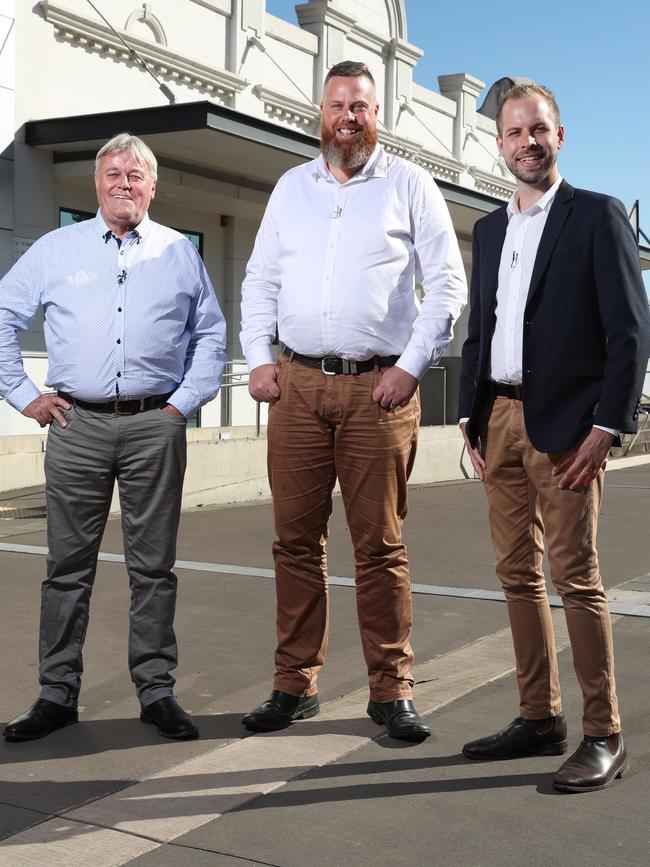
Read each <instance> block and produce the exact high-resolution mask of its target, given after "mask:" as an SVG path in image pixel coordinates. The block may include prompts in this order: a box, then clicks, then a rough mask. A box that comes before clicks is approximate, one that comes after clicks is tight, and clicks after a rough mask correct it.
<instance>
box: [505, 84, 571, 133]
mask: <svg viewBox="0 0 650 867" xmlns="http://www.w3.org/2000/svg"><path fill="white" fill-rule="evenodd" d="M530 96H540V97H541V98H542V99H545V100H546V102H547V103H548V106H549V108H550V109H551V113H552V115H553V122H554V123H555V125H556V126H559V125H560V109H559V107H558V104H557V102H556V101H555V96H554V95H553V91H551V90H549V89H548V87H544V85H543V84H515V85H514V86H513V87H511V88H510V90H506V92H505V93H504V94H503V96H502V97H501V99H500V100H499V107H498V108H497V114H496V118H495V120H496V122H497V132H498V133H499V135H501V133H502V129H501V114H502V112H503V106H504V105H505V104H506V102H508V100H509V99H528V97H530Z"/></svg>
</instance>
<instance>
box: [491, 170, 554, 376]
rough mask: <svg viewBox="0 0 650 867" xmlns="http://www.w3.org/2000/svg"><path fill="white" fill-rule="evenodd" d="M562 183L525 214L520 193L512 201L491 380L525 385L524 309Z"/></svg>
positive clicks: (499, 295)
mask: <svg viewBox="0 0 650 867" xmlns="http://www.w3.org/2000/svg"><path fill="white" fill-rule="evenodd" d="M561 183H562V178H561V177H558V179H557V180H556V181H555V183H554V184H553V186H552V187H550V189H548V190H547V191H546V192H545V193H544V195H543V196H542V197H541V199H538V200H537V201H536V202H535V204H534V205H531V206H530V208H527V210H525V211H520V210H519V204H518V202H517V193H514V195H513V196H512V198H511V199H510V201H509V202H508V208H507V213H508V228H507V229H506V237H505V240H504V242H503V249H502V250H501V264H500V265H499V285H498V288H497V307H496V317H497V324H496V327H495V329H494V334H493V336H492V347H491V349H492V351H491V356H490V378H491V379H493V380H494V381H495V382H512V383H521V377H522V369H523V363H522V348H523V336H524V308H525V307H526V300H527V298H528V290H529V288H530V278H531V277H532V274H533V266H534V265H535V259H536V257H537V249H538V247H539V242H540V239H541V237H542V232H543V231H544V226H545V225H546V219H547V217H548V213H549V211H550V210H551V205H552V204H553V201H554V199H555V194H556V193H557V191H558V187H559V186H560V184H561Z"/></svg>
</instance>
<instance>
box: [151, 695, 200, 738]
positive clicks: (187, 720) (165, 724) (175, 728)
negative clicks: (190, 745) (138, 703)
mask: <svg viewBox="0 0 650 867" xmlns="http://www.w3.org/2000/svg"><path fill="white" fill-rule="evenodd" d="M140 719H141V720H142V722H143V723H147V725H153V726H157V727H158V731H159V732H160V734H161V735H162V736H163V737H164V738H175V739H176V740H179V741H183V740H190V739H191V738H198V736H199V730H198V729H197V727H196V726H195V725H194V723H193V722H192V717H191V716H189V714H186V713H185V711H184V710H183V708H182V707H181V706H180V704H179V703H178V702H177V701H176V699H175V698H174V697H173V696H172V695H166V696H165V697H164V698H159V699H158V701H154V702H152V703H151V704H148V705H147V706H146V707H143V708H142V710H141V712H140Z"/></svg>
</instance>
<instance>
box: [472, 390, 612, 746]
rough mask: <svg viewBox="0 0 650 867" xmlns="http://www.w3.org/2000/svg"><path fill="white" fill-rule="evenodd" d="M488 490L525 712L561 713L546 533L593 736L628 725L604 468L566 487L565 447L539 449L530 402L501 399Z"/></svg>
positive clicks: (488, 439)
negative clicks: (604, 535)
mask: <svg viewBox="0 0 650 867" xmlns="http://www.w3.org/2000/svg"><path fill="white" fill-rule="evenodd" d="M481 439H482V443H483V450H484V454H485V461H486V468H487V469H486V476H485V491H486V494H487V499H488V506H489V516H490V531H491V534H492V544H493V546H494V551H495V554H496V572H497V575H498V576H499V578H500V579H501V583H502V585H503V589H504V592H505V595H506V600H507V606H508V616H509V619H510V626H511V628H512V637H513V642H514V648H515V657H516V664H517V681H518V685H519V694H520V702H521V709H520V713H521V715H522V716H524V717H526V718H528V719H541V718H544V717H548V716H553V715H555V714H558V713H559V712H560V711H561V709H562V708H561V701H560V685H559V680H558V669H557V657H556V651H555V641H554V636H553V625H552V621H551V612H550V608H549V604H548V598H547V595H546V584H545V581H544V574H543V571H542V558H543V554H544V537H545V538H546V542H547V547H548V559H549V564H550V572H551V579H552V581H553V583H554V585H555V587H556V588H557V591H558V593H559V595H560V596H561V598H562V602H563V605H564V613H565V616H566V621H567V628H568V631H569V638H570V640H571V649H572V652H573V663H574V668H575V671H576V675H577V678H578V681H579V683H580V686H581V688H582V693H583V698H584V710H583V728H584V732H585V734H587V735H593V736H605V735H609V734H613V733H615V732H618V731H620V719H619V715H618V702H617V698H616V684H615V679H614V651H613V644H612V628H611V621H610V615H609V607H608V604H607V597H606V595H605V591H604V589H603V585H602V581H601V578H600V572H599V568H598V555H597V552H596V530H597V523H598V512H599V509H600V502H601V498H602V492H603V481H604V467H603V468H601V470H600V472H599V474H598V476H597V477H596V479H595V480H594V481H593V482H592V483H591V485H590V486H589V488H588V489H587V490H586V491H585V492H582V493H578V492H574V491H569V490H565V491H561V490H559V489H558V486H557V484H558V478H557V477H555V476H552V474H551V473H552V470H553V466H554V464H555V463H557V462H558V461H559V460H560V459H561V458H562V457H563V456H564V453H553V452H552V453H549V454H545V453H543V452H538V451H537V450H536V449H535V448H534V447H533V446H532V444H531V442H530V440H529V439H528V436H527V434H526V429H525V425H524V417H523V408H522V404H521V401H518V400H510V399H508V398H505V397H497V398H496V399H495V401H494V404H493V406H492V408H491V412H489V413H488V414H487V415H486V418H485V420H484V423H483V425H482V436H481Z"/></svg>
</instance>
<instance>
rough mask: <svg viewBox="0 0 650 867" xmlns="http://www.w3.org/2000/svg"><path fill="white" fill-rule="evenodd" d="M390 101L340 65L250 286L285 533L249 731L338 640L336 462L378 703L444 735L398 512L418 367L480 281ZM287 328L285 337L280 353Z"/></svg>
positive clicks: (249, 312)
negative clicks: (390, 130) (399, 146)
mask: <svg viewBox="0 0 650 867" xmlns="http://www.w3.org/2000/svg"><path fill="white" fill-rule="evenodd" d="M378 112H379V106H378V104H377V99H376V95H375V85H374V81H373V78H372V75H371V73H370V70H369V69H368V68H367V67H366V66H365V65H364V64H362V63H353V62H349V61H348V62H344V63H340V64H337V65H336V66H334V67H333V68H332V69H331V70H330V71H329V73H328V75H327V78H326V80H325V87H324V92H323V101H322V104H321V149H322V153H321V155H320V156H319V158H318V159H316V160H314V161H312V162H310V163H307V164H305V165H302V166H298V167H297V168H294V169H291V170H290V171H289V172H287V173H286V174H285V175H284V176H283V177H282V178H280V180H279V182H278V184H277V186H276V188H275V190H274V192H273V194H272V196H271V198H270V201H269V204H268V207H267V209H266V213H265V215H264V219H263V221H262V224H261V226H260V230H259V233H258V236H257V240H256V242H255V248H254V250H253V254H252V256H251V259H250V261H249V263H248V268H247V272H246V278H245V280H244V283H243V287H242V333H241V341H242V346H243V349H244V352H245V354H246V359H247V362H248V366H249V369H250V386H249V389H250V393H251V395H252V396H253V397H254V398H255V399H256V400H258V401H267V402H269V403H270V409H269V422H268V470H269V480H270V484H271V490H272V493H273V505H274V516H275V530H276V533H277V540H276V541H275V544H274V546H273V554H274V558H275V570H276V591H277V641H278V643H277V650H276V654H275V679H274V684H273V692H272V693H271V695H270V697H269V699H268V700H267V701H265V702H264V703H263V704H262V705H261V706H260V707H257V708H256V709H255V710H253V711H252V712H250V713H248V714H246V715H245V716H244V718H243V720H242V722H243V724H244V725H245V726H246V727H247V728H248V729H250V730H252V731H273V730H275V729H282V728H285V727H286V726H288V725H289V724H290V723H291V722H292V721H293V720H296V719H303V718H305V717H311V716H314V715H315V714H317V713H318V710H319V702H318V688H317V682H316V679H317V675H318V672H319V670H320V668H321V666H322V664H323V661H324V658H325V653H326V649H327V638H328V599H327V564H326V554H325V540H326V537H327V525H328V520H329V516H330V513H331V508H332V489H333V487H334V484H335V481H336V479H337V477H338V480H339V483H340V487H341V494H342V497H343V503H344V506H345V511H346V516H347V522H348V526H349V529H350V536H351V538H352V543H353V545H354V552H355V562H356V594H357V609H358V616H359V627H360V631H361V641H362V645H363V653H364V657H365V661H366V664H367V667H368V677H369V684H370V703H369V705H368V714H369V716H370V717H371V718H372V719H373V720H374V721H375V722H376V723H378V724H379V725H383V726H385V727H386V729H387V731H388V733H389V735H392V736H393V737H396V738H400V739H403V740H407V741H413V742H418V741H422V740H423V739H424V738H426V737H427V736H428V735H429V734H430V731H429V728H428V727H427V726H426V725H425V723H424V722H423V721H422V719H421V717H420V716H419V715H418V714H417V712H416V711H415V709H414V707H413V703H412V688H413V676H412V665H413V652H412V650H411V645H410V636H411V625H412V612H411V592H410V582H409V569H408V561H407V557H406V550H405V547H404V545H403V543H402V537H401V528H402V523H403V521H404V518H405V516H406V510H407V480H408V477H409V473H410V471H411V468H412V466H413V461H414V458H415V449H416V443H417V437H418V425H419V418H420V405H419V397H418V382H419V379H420V378H421V377H422V375H423V374H424V373H425V371H426V370H427V368H428V367H429V365H430V364H431V363H432V362H433V361H435V359H436V358H438V356H439V355H440V354H441V353H442V351H443V349H444V348H445V346H446V345H447V344H448V343H449V341H450V340H451V338H452V327H453V323H454V321H455V320H456V318H457V317H458V315H459V314H460V312H461V310H462V308H463V306H464V304H465V301H466V293H467V286H466V281H465V274H464V270H463V264H462V261H461V256H460V251H459V249H458V243H457V241H456V237H455V235H454V230H453V227H452V224H451V219H450V216H449V212H448V210H447V207H446V205H445V202H444V200H443V198H442V195H441V193H440V191H439V190H438V188H437V187H436V184H435V183H434V181H433V179H432V178H431V176H430V175H429V174H428V173H427V172H426V171H424V170H423V169H422V168H420V167H418V166H416V165H413V164H412V163H409V162H406V161H404V160H402V159H399V158H398V157H395V156H392V155H388V154H386V152H385V151H384V149H383V148H382V147H381V146H380V145H379V144H377V115H378ZM416 280H418V281H419V282H420V283H421V284H422V286H423V288H424V298H423V301H422V304H421V305H420V304H419V302H418V300H417V297H416V295H415V281H416ZM276 327H277V331H278V334H279V337H280V340H281V341H282V343H283V344H284V350H283V352H282V353H281V354H280V356H279V357H278V359H277V362H276V363H274V362H273V356H272V354H271V342H272V340H273V338H274V337H275V334H276Z"/></svg>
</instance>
